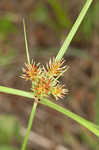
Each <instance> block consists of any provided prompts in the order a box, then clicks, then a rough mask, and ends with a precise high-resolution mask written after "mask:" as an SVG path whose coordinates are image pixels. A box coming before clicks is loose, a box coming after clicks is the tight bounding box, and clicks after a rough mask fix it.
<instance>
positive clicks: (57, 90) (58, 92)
mask: <svg viewBox="0 0 99 150" xmlns="http://www.w3.org/2000/svg"><path fill="white" fill-rule="evenodd" d="M67 93H68V90H67V89H64V88H63V85H60V84H57V85H56V86H55V87H54V88H52V95H53V96H54V97H55V98H56V100H57V99H58V98H63V97H64V94H67Z"/></svg>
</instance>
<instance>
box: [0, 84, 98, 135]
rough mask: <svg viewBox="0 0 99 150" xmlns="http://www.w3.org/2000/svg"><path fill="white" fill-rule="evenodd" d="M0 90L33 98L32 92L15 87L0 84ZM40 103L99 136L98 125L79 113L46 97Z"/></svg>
mask: <svg viewBox="0 0 99 150" xmlns="http://www.w3.org/2000/svg"><path fill="white" fill-rule="evenodd" d="M0 92H3V93H9V94H13V95H18V96H24V97H27V98H31V99H33V94H31V93H30V92H25V91H22V90H17V89H12V88H7V87H4V86H0ZM40 103H41V104H43V105H45V106H48V107H50V108H53V109H54V110H57V111H58V112H60V113H62V114H64V115H65V116H68V117H69V118H71V119H73V120H75V121H76V122H78V123H80V124H81V125H83V126H84V127H86V128H87V129H89V130H90V131H91V132H92V133H94V134H95V135H96V136H98V137H99V126H98V125H95V124H94V123H91V122H90V121H88V120H85V119H84V118H82V117H80V116H79V115H77V114H75V113H73V112H71V111H69V110H68V109H66V108H63V107H61V106H59V105H57V104H55V103H53V102H51V101H50V100H48V99H45V98H44V99H42V100H41V102H40Z"/></svg>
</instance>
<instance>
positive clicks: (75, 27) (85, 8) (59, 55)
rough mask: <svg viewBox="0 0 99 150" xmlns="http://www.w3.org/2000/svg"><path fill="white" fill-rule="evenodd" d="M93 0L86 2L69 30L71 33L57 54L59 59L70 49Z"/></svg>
mask: <svg viewBox="0 0 99 150" xmlns="http://www.w3.org/2000/svg"><path fill="white" fill-rule="evenodd" d="M92 1H93V0H87V1H86V3H85V5H84V7H83V9H82V10H81V12H80V14H79V16H78V18H77V20H76V22H75V23H74V25H73V27H72V29H71V31H70V32H69V34H68V36H67V38H66V40H65V41H64V43H63V45H62V47H61V49H60V50H59V53H58V54H57V56H56V59H57V60H58V61H59V60H60V59H61V58H62V57H63V55H64V53H65V52H66V51H67V49H68V47H69V45H70V42H71V41H72V39H73V37H74V35H75V34H76V32H77V30H78V28H79V26H80V24H81V22H82V20H83V18H84V17H85V15H86V12H87V10H88V8H89V7H90V5H91V3H92Z"/></svg>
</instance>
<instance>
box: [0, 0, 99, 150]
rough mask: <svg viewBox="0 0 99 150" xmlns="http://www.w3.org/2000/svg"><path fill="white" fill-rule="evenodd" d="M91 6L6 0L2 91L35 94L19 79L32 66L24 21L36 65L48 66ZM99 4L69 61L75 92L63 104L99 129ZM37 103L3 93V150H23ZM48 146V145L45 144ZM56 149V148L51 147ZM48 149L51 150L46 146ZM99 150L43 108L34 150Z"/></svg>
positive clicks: (77, 0) (63, 0) (59, 0)
mask: <svg viewBox="0 0 99 150" xmlns="http://www.w3.org/2000/svg"><path fill="white" fill-rule="evenodd" d="M84 3H85V0H84V1H82V0H70V1H68V0H38V1H36V0H28V1H27V0H14V1H9V0H0V85H4V86H8V87H12V88H17V89H22V90H27V91H29V90H30V83H27V82H25V81H24V80H22V79H21V78H20V77H19V76H20V75H21V73H22V69H21V68H22V67H23V66H24V63H25V62H26V54H25V43H24V34H23V26H22V18H23V17H24V18H25V20H26V26H27V36H28V43H29V50H30V55H31V59H34V60H36V62H38V61H39V62H41V63H43V64H44V63H46V62H48V60H49V58H51V57H54V56H56V55H57V53H58V51H59V49H60V47H61V44H62V43H63V41H64V39H65V38H66V36H67V34H68V32H69V31H70V29H71V27H72V25H73V23H74V22H75V20H76V18H77V16H78V14H79V12H80V10H81V8H82V7H83V4H84ZM98 18H99V1H97V0H94V2H93V4H92V6H91V8H90V9H89V11H88V13H87V15H86V17H85V19H84V21H83V23H82V24H81V26H80V28H79V31H78V32H77V34H76V36H75V38H74V39H73V41H72V43H71V45H70V47H69V49H68V51H67V53H66V55H65V56H64V59H65V60H66V64H67V65H69V66H70V69H69V70H68V72H66V73H65V75H64V77H63V78H62V79H61V80H62V82H63V83H64V84H65V85H66V87H67V88H68V89H69V94H68V95H66V97H65V98H64V100H59V101H58V102H57V103H58V104H59V105H62V106H64V107H66V108H68V109H70V110H71V111H73V112H75V113H77V114H79V115H80V116H82V117H84V118H86V119H87V120H90V121H92V122H94V123H96V124H98V125H99V21H98ZM31 108H32V102H31V101H30V100H27V99H26V98H22V97H18V96H12V95H6V94H3V93H0V150H18V149H20V147H21V143H22V139H23V136H24V131H25V129H26V127H27V123H28V119H29V114H30V112H31ZM41 140H42V142H40V141H41ZM49 143H50V144H49ZM46 145H47V146H46ZM59 146H60V147H61V148H60V149H61V150H62V149H63V150H99V139H98V138H97V137H95V136H94V135H93V134H91V133H90V132H89V131H88V130H86V129H85V128H83V127H82V126H80V125H78V124H77V123H75V122H74V121H72V120H71V119H68V118H66V117H64V116H62V115H61V114H60V113H58V112H56V111H53V110H50V109H49V108H45V107H43V106H41V105H39V106H38V110H37V113H36V116H35V120H34V124H33V127H32V131H31V136H30V139H29V146H28V149H32V150H38V149H40V150H47V149H49V150H57V149H59Z"/></svg>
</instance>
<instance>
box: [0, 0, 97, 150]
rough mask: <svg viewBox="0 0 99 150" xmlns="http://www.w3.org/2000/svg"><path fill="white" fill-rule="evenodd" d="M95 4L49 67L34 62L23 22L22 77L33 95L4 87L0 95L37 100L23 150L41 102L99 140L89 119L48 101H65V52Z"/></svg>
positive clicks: (72, 31)
mask: <svg viewBox="0 0 99 150" xmlns="http://www.w3.org/2000/svg"><path fill="white" fill-rule="evenodd" d="M92 1H93V0H87V1H86V3H85V5H84V7H83V9H82V10H81V12H80V14H79V16H78V18H77V20H76V22H75V23H74V25H73V27H72V29H71V31H70V33H69V34H68V36H67V38H66V40H65V41H64V43H63V45H62V47H61V49H60V50H59V52H58V54H57V56H56V58H52V59H50V61H49V63H48V64H47V65H46V67H45V66H41V65H40V64H39V63H38V64H36V63H35V61H34V60H32V61H30V57H29V50H28V43H27V36H26V27H25V22H24V20H23V26H24V37H25V45H26V55H27V63H25V67H24V68H23V69H22V71H23V74H22V75H21V77H22V78H23V79H25V80H30V81H31V85H32V86H31V92H27V91H22V90H18V89H13V88H8V87H4V86H0V92H3V93H8V94H13V95H18V96H23V97H26V98H30V99H31V100H34V103H33V108H32V111H31V114H30V119H29V123H28V127H27V131H26V135H25V137H24V140H23V144H22V147H21V150H25V149H26V146H27V142H28V137H29V133H30V130H31V127H32V124H33V120H34V116H35V113H36V109H37V104H38V103H40V104H43V105H45V106H47V107H50V108H52V109H54V110H57V111H58V112H60V113H62V114H64V115H65V116H68V117H69V118H71V119H73V120H75V121H76V122H78V123H79V124H81V125H83V126H84V127H86V128H87V129H89V131H91V132H92V133H94V134H95V135H96V136H98V137H99V126H98V125H95V124H94V123H92V122H90V121H88V120H85V119H84V118H82V117H80V116H79V115H77V114H75V113H73V112H71V111H69V110H68V109H66V108H63V107H61V106H59V105H57V104H56V103H54V102H52V101H51V100H49V99H48V97H49V95H53V96H54V97H55V99H56V100H58V99H59V98H63V97H64V95H65V94H67V93H68V90H67V89H65V86H64V85H61V84H60V82H59V81H58V79H59V77H60V76H62V74H63V73H64V72H65V71H67V69H68V66H64V59H63V56H64V53H65V52H66V51H67V50H68V47H69V45H70V42H71V41H72V39H73V37H74V35H75V33H76V32H77V30H78V28H79V26H80V24H81V22H82V20H83V18H84V16H85V15H86V13H87V10H88V8H89V7H90V5H91V3H92Z"/></svg>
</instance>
